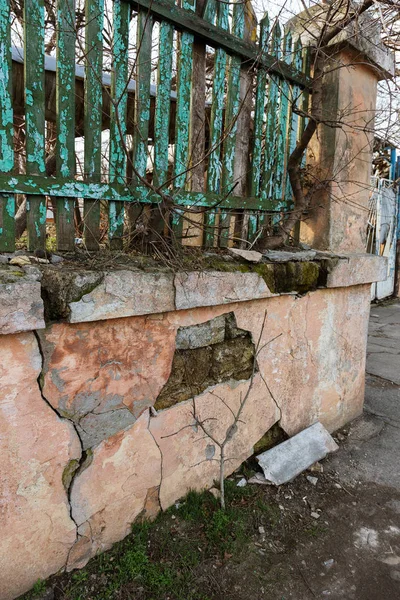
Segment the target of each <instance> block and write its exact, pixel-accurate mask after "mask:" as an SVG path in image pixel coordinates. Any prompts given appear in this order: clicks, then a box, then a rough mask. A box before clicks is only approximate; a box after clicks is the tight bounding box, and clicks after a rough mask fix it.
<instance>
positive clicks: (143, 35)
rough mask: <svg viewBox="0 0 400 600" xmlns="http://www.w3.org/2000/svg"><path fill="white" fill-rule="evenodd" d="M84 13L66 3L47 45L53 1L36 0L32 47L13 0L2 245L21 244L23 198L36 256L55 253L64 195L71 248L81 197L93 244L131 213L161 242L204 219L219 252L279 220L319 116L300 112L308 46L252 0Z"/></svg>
mask: <svg viewBox="0 0 400 600" xmlns="http://www.w3.org/2000/svg"><path fill="white" fill-rule="evenodd" d="M78 5H79V6H80V7H82V0H81V2H80V4H79V2H78ZM79 6H78V7H79ZM78 7H77V6H76V5H75V0H56V10H55V13H54V14H55V15H56V21H55V28H54V32H53V33H54V37H55V40H56V42H55V45H54V52H53V55H54V54H55V57H54V56H53V55H50V56H49V55H46V54H45V47H46V46H47V45H48V43H49V41H48V40H49V36H51V31H50V32H49V31H48V30H47V29H46V23H48V20H49V19H48V15H47V13H46V11H45V7H44V0H25V2H24V15H23V21H22V23H23V24H22V26H21V30H22V31H21V32H20V33H19V36H20V39H21V44H20V46H22V47H23V50H20V46H19V45H18V39H17V37H16V36H17V33H18V32H16V31H14V30H13V28H12V25H11V21H12V19H11V16H12V15H10V3H9V0H0V58H1V64H0V126H1V129H0V250H1V251H6V250H13V249H14V247H15V218H14V217H15V210H16V195H18V196H17V198H18V201H19V202H20V201H21V198H24V197H25V198H26V207H27V233H28V242H27V243H28V248H29V249H30V250H36V249H39V248H44V247H45V243H46V212H47V208H48V206H49V201H51V203H52V206H53V207H54V213H55V222H56V238H57V247H58V249H59V250H64V251H66V250H73V248H74V243H75V238H76V235H77V233H76V219H75V220H74V214H75V215H76V206H77V199H79V202H80V205H81V207H82V208H83V238H84V242H85V244H86V247H87V248H88V249H89V250H96V249H98V247H99V240H100V237H101V231H102V230H104V222H105V216H107V217H108V224H107V223H106V229H107V231H108V239H109V244H110V247H111V248H114V249H120V248H121V247H122V243H123V239H124V231H125V232H126V215H127V216H128V220H129V223H130V225H131V226H132V224H135V222H136V223H139V220H140V219H141V221H140V222H143V215H147V221H146V227H147V229H148V230H149V231H156V233H157V232H158V235H161V236H163V235H165V236H168V235H171V233H170V234H168V231H167V229H166V227H165V221H167V224H168V225H171V231H172V235H173V236H174V235H175V237H176V239H181V238H182V236H185V235H186V238H187V239H190V235H188V233H187V231H188V223H189V224H190V223H191V224H192V225H191V227H192V229H193V230H194V229H196V227H197V232H196V236H197V241H198V243H201V244H203V245H205V246H215V245H220V246H226V245H227V244H228V243H229V239H230V238H232V237H234V238H235V237H236V240H237V243H239V244H243V243H244V240H245V241H246V240H247V242H251V241H252V240H254V238H255V236H256V233H257V231H258V229H259V227H260V226H262V224H263V223H264V222H265V219H266V216H267V215H270V214H271V212H272V213H273V214H275V215H276V214H279V213H280V212H281V211H282V210H285V209H286V208H288V207H289V206H290V201H291V200H290V198H291V193H290V186H289V184H288V180H287V175H286V171H285V166H286V162H287V157H288V155H289V153H290V151H291V150H292V149H293V148H294V146H295V144H296V139H297V137H298V135H299V134H300V133H301V131H302V129H303V128H304V125H305V123H304V121H305V119H304V118H303V117H299V115H298V113H297V111H296V110H294V107H295V106H297V107H299V108H302V109H303V111H304V109H307V107H308V90H309V84H310V79H309V70H308V53H307V52H305V51H304V50H303V48H302V46H301V43H300V41H299V40H292V37H291V33H290V31H288V32H287V33H286V34H285V35H284V36H283V35H282V34H281V28H280V26H279V24H278V23H277V22H275V23H273V24H271V26H270V24H269V19H268V16H267V15H265V16H264V18H263V19H262V21H261V22H260V24H259V25H258V24H257V22H256V21H255V17H254V13H253V12H252V10H251V5H250V3H249V2H248V3H243V2H242V1H240V2H239V1H238V2H237V3H234V4H232V5H229V4H228V3H227V2H218V1H216V0H208V2H207V3H206V5H205V8H204V9H203V10H200V7H199V6H198V7H197V10H196V6H195V0H182V3H181V6H177V5H175V4H174V3H173V2H172V1H171V2H169V1H168V0H136V1H133V0H112V1H111V2H110V1H108V0H85V2H84V12H82V10H80V12H79V11H77V8H78ZM46 10H47V9H46ZM78 13H79V14H78ZM230 13H231V14H230ZM78 16H79V17H80V22H79V24H78ZM13 22H15V21H13ZM17 29H18V28H17ZM108 29H109V30H110V31H108ZM134 37H135V38H136V41H133V38H134ZM106 47H107V50H106ZM153 79H154V81H153ZM16 117H19V118H20V119H22V123H23V129H24V140H25V141H24V152H23V154H24V158H23V161H22V168H21V160H19V162H18V165H17V161H16V160H15V121H16ZM51 127H53V130H54V128H55V132H56V141H55V147H54V148H53V151H52V152H53V154H54V155H55V169H54V170H53V171H52V172H51V174H49V165H48V163H49V162H51V161H49V150H48V147H47V146H48V138H49V131H51ZM105 134H106V142H105V141H104V140H105V137H104V136H105ZM79 148H80V149H81V154H82V160H81V161H77V158H76V155H77V153H78V154H79ZM171 156H172V160H171ZM78 162H79V165H81V168H80V169H77V165H78ZM105 163H107V165H108V167H107V168H105V167H104V165H105ZM143 206H145V207H146V208H145V211H144V212H143ZM101 207H102V209H101ZM104 207H107V208H106V210H104ZM184 214H185V216H186V220H185V219H183V215H184ZM124 222H125V230H124ZM196 224H199V225H196ZM199 228H200V229H199ZM136 229H137V230H140V228H139V227H138V226H137V227H136ZM189 230H190V225H189ZM200 230H201V231H200ZM152 235H153V237H154V233H153V234H152ZM199 236H200V237H199ZM199 239H200V242H199Z"/></svg>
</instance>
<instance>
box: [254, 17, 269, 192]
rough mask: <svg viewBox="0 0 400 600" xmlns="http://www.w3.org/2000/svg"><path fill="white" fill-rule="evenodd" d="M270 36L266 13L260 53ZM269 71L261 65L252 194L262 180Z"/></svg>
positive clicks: (258, 188)
mask: <svg viewBox="0 0 400 600" xmlns="http://www.w3.org/2000/svg"><path fill="white" fill-rule="evenodd" d="M268 37H269V19H268V15H267V14H265V16H264V18H263V19H262V20H261V23H260V53H261V52H264V51H265V50H266V48H267V44H268ZM266 84H267V73H266V71H265V69H263V68H262V67H260V68H259V69H258V71H257V83H256V99H255V110H254V133H253V157H252V170H251V186H250V195H251V196H258V195H259V193H260V182H261V161H262V140H263V134H264V132H263V125H264V116H265V102H266Z"/></svg>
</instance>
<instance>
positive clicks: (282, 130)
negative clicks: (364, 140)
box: [274, 31, 292, 219]
mask: <svg viewBox="0 0 400 600" xmlns="http://www.w3.org/2000/svg"><path fill="white" fill-rule="evenodd" d="M291 53H292V34H291V32H290V31H287V32H286V33H285V36H284V38H283V58H284V60H285V62H287V63H289V62H290V61H291V57H292V54H291ZM288 117H289V82H288V81H287V80H283V81H282V82H281V85H280V93H279V131H278V143H277V154H276V166H275V179H274V198H275V201H276V210H277V211H280V210H282V209H283V208H284V206H285V202H284V193H285V191H284V184H285V177H284V176H285V159H286V145H287V141H288V139H287V137H288ZM278 219H279V217H278Z"/></svg>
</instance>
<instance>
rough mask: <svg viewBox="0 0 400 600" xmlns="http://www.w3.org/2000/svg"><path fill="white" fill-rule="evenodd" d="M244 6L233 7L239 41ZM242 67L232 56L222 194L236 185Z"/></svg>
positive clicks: (223, 227) (225, 233) (223, 233)
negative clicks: (235, 164) (236, 153)
mask: <svg viewBox="0 0 400 600" xmlns="http://www.w3.org/2000/svg"><path fill="white" fill-rule="evenodd" d="M244 25H245V22H244V4H243V2H242V1H241V0H238V1H237V2H236V3H235V4H234V7H233V18H232V33H233V35H235V36H236V37H238V38H239V39H241V38H243V36H244ZM240 66H241V59H240V58H239V57H238V56H231V57H230V60H229V68H228V70H229V75H228V86H227V93H226V108H225V124H224V135H225V139H224V143H223V159H222V177H221V188H222V189H221V192H222V193H223V194H229V193H231V192H232V188H233V185H234V163H235V148H236V131H237V117H238V114H239V110H240ZM230 222H231V218H230V214H229V213H226V212H221V215H220V246H221V247H222V248H224V247H225V248H226V247H227V245H228V239H229V232H230Z"/></svg>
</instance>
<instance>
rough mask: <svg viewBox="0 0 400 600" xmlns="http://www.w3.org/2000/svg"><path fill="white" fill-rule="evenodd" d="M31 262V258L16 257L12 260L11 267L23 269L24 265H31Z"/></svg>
mask: <svg viewBox="0 0 400 600" xmlns="http://www.w3.org/2000/svg"><path fill="white" fill-rule="evenodd" d="M30 264H31V261H30V258H29V256H16V257H15V258H12V259H11V260H10V265H14V266H16V267H23V266H24V265H30Z"/></svg>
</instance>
